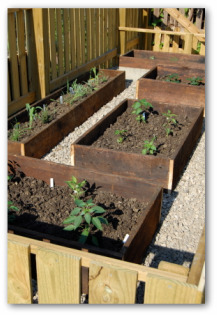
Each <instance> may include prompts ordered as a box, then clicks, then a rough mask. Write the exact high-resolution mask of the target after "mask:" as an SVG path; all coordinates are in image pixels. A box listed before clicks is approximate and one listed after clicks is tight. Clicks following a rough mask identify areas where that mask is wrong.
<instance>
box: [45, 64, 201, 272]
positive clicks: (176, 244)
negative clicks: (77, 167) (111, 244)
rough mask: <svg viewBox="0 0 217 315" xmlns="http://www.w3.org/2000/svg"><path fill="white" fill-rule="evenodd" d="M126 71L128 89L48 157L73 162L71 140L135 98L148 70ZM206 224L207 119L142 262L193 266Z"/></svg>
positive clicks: (165, 202)
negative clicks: (162, 261) (122, 102)
mask: <svg viewBox="0 0 217 315" xmlns="http://www.w3.org/2000/svg"><path fill="white" fill-rule="evenodd" d="M119 69H120V70H126V89H125V90H124V91H123V92H122V93H120V94H119V95H118V96H117V97H115V98H113V100H112V101H110V102H109V103H107V104H106V105H105V106H103V108H101V109H100V110H99V111H98V112H97V113H95V114H94V115H93V116H92V117H90V118H89V119H88V120H87V121H86V122H85V123H83V124H82V125H81V126H79V127H78V128H76V129H75V131H74V132H72V133H70V134H69V135H68V136H67V137H65V138H64V139H63V140H62V141H61V142H60V143H59V144H58V145H57V146H56V147H55V148H53V150H52V151H50V152H49V153H48V154H47V155H46V156H44V157H43V159H45V160H49V161H53V162H58V163H62V164H67V165H70V147H71V143H72V142H73V141H75V140H76V139H77V138H78V137H79V136H80V135H82V134H83V133H84V132H85V131H86V130H87V129H89V128H90V127H91V126H92V125H93V124H95V123H96V122H97V121H98V120H99V119H101V118H102V117H103V116H105V115H106V114H107V113H108V112H109V111H111V110H112V109H113V108H114V107H115V106H117V105H118V104H119V103H120V101H122V100H123V99H125V98H135V93H136V80H137V79H138V78H140V77H141V76H142V75H143V74H144V73H145V72H147V71H148V70H144V69H143V70H141V69H130V68H119ZM204 223H205V121H204V126H203V133H202V136H201V137H200V139H199V141H198V144H197V146H196V148H195V150H194V152H193V154H192V156H191V159H190V161H189V163H188V165H187V166H186V168H185V170H184V171H183V175H182V177H181V179H180V181H179V183H178V185H177V187H176V188H175V190H174V191H173V192H172V193H171V194H164V196H163V204H162V216H161V221H160V226H159V228H158V231H157V233H156V235H155V237H154V239H153V241H152V243H151V245H150V246H149V248H148V250H147V253H146V255H145V257H144V261H143V264H144V265H146V266H151V267H157V266H158V264H159V262H160V261H161V260H165V261H169V262H173V263H177V264H180V265H183V266H186V267H190V265H191V262H192V259H193V256H194V253H195V252H196V249H197V245H198V242H199V239H200V236H201V233H202V230H203V226H204Z"/></svg>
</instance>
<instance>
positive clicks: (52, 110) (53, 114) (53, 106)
mask: <svg viewBox="0 0 217 315" xmlns="http://www.w3.org/2000/svg"><path fill="white" fill-rule="evenodd" d="M110 80H111V78H109V77H108V78H107V81H106V82H102V83H100V84H99V86H98V88H101V87H103V86H104V85H105V84H107V83H108V82H109V81H110ZM94 92H95V91H93V92H92V93H94ZM62 96H63V104H60V102H59V101H60V98H58V99H56V100H55V101H51V102H50V103H49V104H48V105H46V108H47V110H48V113H49V121H48V122H46V123H43V121H42V119H41V110H40V109H37V110H36V112H37V115H36V119H35V120H34V121H33V123H32V128H31V129H29V121H26V122H21V123H20V129H21V130H24V132H23V133H22V134H20V137H19V139H18V141H25V140H27V139H28V138H29V137H31V136H34V135H35V134H37V133H39V132H40V131H42V130H43V129H45V128H47V126H48V124H50V123H51V122H53V121H55V120H57V119H58V118H60V117H61V116H63V115H64V114H65V113H67V112H68V111H70V110H71V109H72V108H73V107H75V106H76V105H77V104H79V103H80V102H81V101H83V100H84V99H85V98H87V97H88V96H90V94H89V95H86V96H84V97H83V98H82V99H80V100H78V101H75V102H73V103H72V104H69V98H70V96H71V95H70V94H64V95H62ZM12 132H13V126H10V127H9V129H8V139H10V140H13V139H11V135H12Z"/></svg>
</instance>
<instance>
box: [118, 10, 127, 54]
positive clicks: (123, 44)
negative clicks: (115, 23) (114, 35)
mask: <svg viewBox="0 0 217 315" xmlns="http://www.w3.org/2000/svg"><path fill="white" fill-rule="evenodd" d="M126 10H127V9H123V8H121V9H119V25H120V26H126ZM125 50H126V32H125V31H120V54H121V55H123V54H124V53H125Z"/></svg>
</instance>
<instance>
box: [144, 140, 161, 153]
mask: <svg viewBox="0 0 217 315" xmlns="http://www.w3.org/2000/svg"><path fill="white" fill-rule="evenodd" d="M155 140H156V136H154V137H153V138H152V139H151V141H148V140H145V141H144V149H143V150H142V154H144V155H146V154H150V155H153V154H154V153H156V152H157V148H156V146H155V145H154V141H155Z"/></svg>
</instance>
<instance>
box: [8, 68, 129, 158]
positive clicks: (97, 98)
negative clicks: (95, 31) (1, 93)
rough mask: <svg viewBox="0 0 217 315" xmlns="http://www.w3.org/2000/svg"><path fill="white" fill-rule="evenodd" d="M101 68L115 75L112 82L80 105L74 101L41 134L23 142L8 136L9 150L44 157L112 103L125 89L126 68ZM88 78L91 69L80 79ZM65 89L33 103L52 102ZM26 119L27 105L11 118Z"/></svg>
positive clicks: (16, 119)
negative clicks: (120, 69)
mask: <svg viewBox="0 0 217 315" xmlns="http://www.w3.org/2000/svg"><path fill="white" fill-rule="evenodd" d="M100 71H101V72H102V73H103V74H104V75H105V76H108V77H109V78H111V80H110V81H109V82H108V83H106V84H105V85H104V86H103V87H101V88H100V89H99V90H97V91H95V92H93V93H92V94H91V95H89V96H88V97H87V98H86V99H84V100H82V101H81V102H79V103H78V104H77V105H76V106H73V105H72V106H71V110H69V111H68V112H67V113H65V114H63V115H62V116H61V117H60V118H58V119H56V120H54V121H52V122H51V123H49V124H48V126H47V127H46V128H44V129H43V130H42V131H41V132H40V133H38V134H37V135H34V136H32V137H30V138H29V139H28V140H25V141H23V142H22V141H21V142H19V141H11V140H8V153H9V154H20V155H25V156H31V157H35V158H41V157H42V156H43V155H45V154H46V153H48V152H49V151H50V150H51V149H52V148H53V147H54V146H55V145H56V144H57V143H59V142H60V141H61V140H62V139H63V138H64V137H65V136H67V134H69V133H70V132H72V131H73V130H74V129H75V128H76V127H78V126H79V125H81V124H82V123H83V122H84V121H85V120H87V119H88V118H89V117H90V116H92V115H93V114H94V113H95V112H96V111H97V110H99V109H100V108H101V107H102V106H103V105H105V104H106V103H108V102H109V101H110V100H111V99H112V98H113V97H115V96H117V95H118V94H119V93H121V92H122V91H123V90H124V89H125V72H124V71H117V70H104V69H102V70H100ZM88 78H89V72H88V73H86V74H85V75H82V76H80V77H79V78H78V80H77V82H78V83H79V82H82V81H86V80H87V79H88ZM65 89H66V88H65ZM63 91H64V88H61V89H59V90H58V91H55V92H54V93H52V94H50V95H48V96H47V97H46V98H44V99H42V100H40V101H38V102H36V103H34V104H32V105H31V106H34V107H36V106H43V104H49V103H50V102H51V99H57V98H58V97H59V96H60V95H61V94H62V92H63ZM23 121H28V114H27V112H26V110H25V109H24V110H22V111H20V112H19V113H18V114H15V115H13V116H11V117H10V118H9V120H8V124H9V125H10V124H11V123H12V124H14V123H15V122H23Z"/></svg>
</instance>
